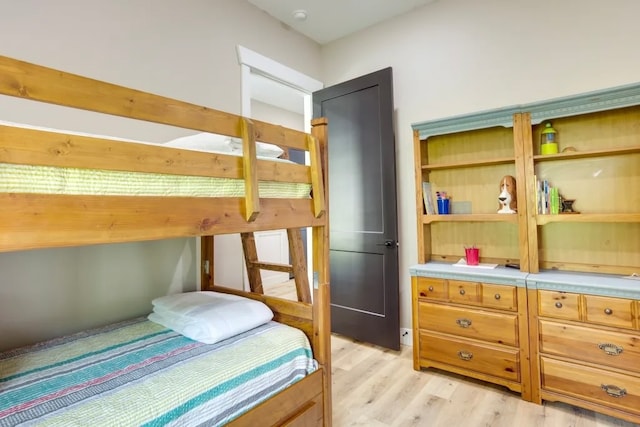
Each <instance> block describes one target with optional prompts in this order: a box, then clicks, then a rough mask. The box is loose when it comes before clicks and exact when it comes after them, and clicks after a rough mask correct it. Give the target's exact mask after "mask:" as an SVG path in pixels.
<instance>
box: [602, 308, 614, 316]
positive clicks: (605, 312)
mask: <svg viewBox="0 0 640 427" xmlns="http://www.w3.org/2000/svg"><path fill="white" fill-rule="evenodd" d="M604 314H606V315H607V316H610V315H611V314H613V310H611V309H610V308H605V309H604Z"/></svg>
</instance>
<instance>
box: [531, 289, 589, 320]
mask: <svg viewBox="0 0 640 427" xmlns="http://www.w3.org/2000/svg"><path fill="white" fill-rule="evenodd" d="M538 313H539V314H540V316H546V317H555V318H557V319H567V320H580V295H579V294H570V293H567V292H556V291H538Z"/></svg>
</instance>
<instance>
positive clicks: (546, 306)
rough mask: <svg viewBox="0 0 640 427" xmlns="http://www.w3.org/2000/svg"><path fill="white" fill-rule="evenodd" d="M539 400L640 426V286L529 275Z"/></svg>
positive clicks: (637, 283)
mask: <svg viewBox="0 0 640 427" xmlns="http://www.w3.org/2000/svg"><path fill="white" fill-rule="evenodd" d="M526 282H527V286H528V288H529V298H528V300H529V312H530V328H531V338H532V341H531V351H532V360H534V361H535V362H536V363H532V369H533V372H534V376H535V377H536V378H538V377H539V378H540V388H539V389H537V390H534V400H535V401H540V400H561V401H563V402H567V403H572V404H575V405H578V406H582V407H585V408H589V409H592V410H595V411H599V412H604V413H607V414H609V415H613V416H616V417H619V418H622V419H626V420H628V421H632V422H636V423H638V422H640V280H635V279H625V278H621V277H615V278H613V277H611V276H609V275H607V276H605V275H597V274H576V273H564V272H543V273H539V274H530V275H528V276H527V279H526Z"/></svg>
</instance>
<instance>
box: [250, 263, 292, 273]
mask: <svg viewBox="0 0 640 427" xmlns="http://www.w3.org/2000/svg"><path fill="white" fill-rule="evenodd" d="M251 265H253V266H255V267H258V268H259V269H260V270H271V271H282V272H285V273H293V266H292V265H291V264H278V263H274V262H260V261H258V262H252V263H251Z"/></svg>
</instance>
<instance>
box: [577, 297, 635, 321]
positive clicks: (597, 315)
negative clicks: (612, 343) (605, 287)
mask: <svg viewBox="0 0 640 427" xmlns="http://www.w3.org/2000/svg"><path fill="white" fill-rule="evenodd" d="M583 298H584V304H585V308H586V310H585V313H586V319H585V320H586V321H587V322H590V323H598V324H600V325H607V326H617V327H620V328H629V329H632V328H633V310H632V307H633V300H628V299H624V298H610V297H600V296H595V295H584V297H583Z"/></svg>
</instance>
